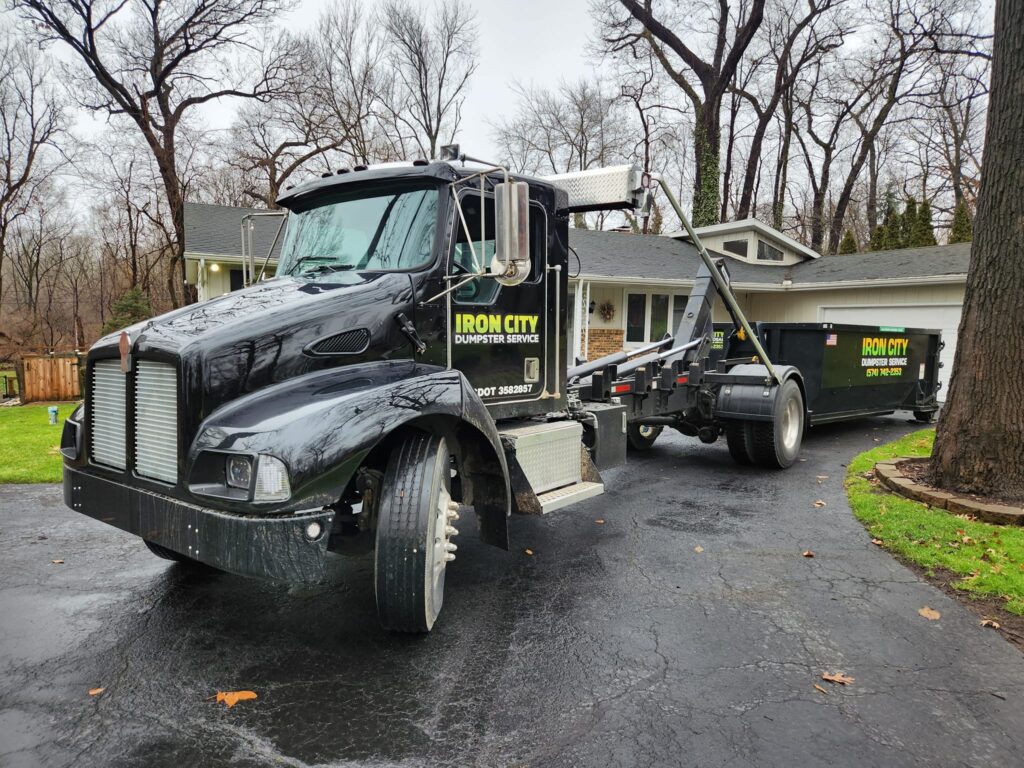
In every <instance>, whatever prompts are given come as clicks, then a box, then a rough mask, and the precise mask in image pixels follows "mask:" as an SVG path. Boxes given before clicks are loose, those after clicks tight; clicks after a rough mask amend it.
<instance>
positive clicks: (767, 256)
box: [726, 240, 782, 261]
mask: <svg viewBox="0 0 1024 768" xmlns="http://www.w3.org/2000/svg"><path fill="white" fill-rule="evenodd" d="M726 245H727V246H728V243H727V244H726ZM744 255H746V253H745V251H744ZM757 260H758V261H782V251H780V250H779V249H778V248H776V247H775V246H773V245H769V244H768V243H766V242H765V241H764V240H758V241H757Z"/></svg>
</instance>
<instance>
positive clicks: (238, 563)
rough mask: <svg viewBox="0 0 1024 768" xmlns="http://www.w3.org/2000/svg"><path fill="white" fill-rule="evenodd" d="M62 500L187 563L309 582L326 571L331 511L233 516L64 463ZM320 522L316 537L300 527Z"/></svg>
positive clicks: (79, 510)
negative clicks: (189, 559) (80, 469)
mask: <svg viewBox="0 0 1024 768" xmlns="http://www.w3.org/2000/svg"><path fill="white" fill-rule="evenodd" d="M64 503H65V504H67V505H68V507H70V508H71V509H73V510H75V511H76V512H81V513H82V514H83V515H88V516H89V517H94V518H96V519H97V520H100V521H101V522H104V523H107V524H109V525H112V526H114V527H115V528H120V529H121V530H122V531H128V533H134V534H135V535H136V536H140V537H142V538H143V539H146V540H148V541H152V542H155V543H157V544H159V545H161V546H163V547H167V548H168V549H171V550H174V551H175V552H179V553H181V554H182V555H185V556H186V557H190V558H192V559H193V560H198V561H200V562H203V563H206V564H207V565H212V566H214V567H215V568H220V569H222V570H225V571H229V572H230V573H237V574H239V575H242V576H256V577H259V578H263V579H269V580H271V581H283V582H289V583H300V584H313V583H317V582H319V581H321V580H322V579H323V576H324V560H325V558H326V554H327V541H328V538H329V535H328V534H329V532H330V530H331V521H332V520H333V519H334V513H333V512H331V511H316V512H303V513H298V514H289V515H282V516H277V517H259V516H256V515H234V514H230V513H227V512H220V511H218V510H214V509H206V508H204V507H200V506H196V505H194V504H188V503H185V502H182V501H178V500H177V499H172V498H170V497H168V496H162V495H160V494H157V493H153V492H151V491H146V490H142V489H139V488H131V487H129V486H126V485H122V484H120V483H116V482H113V481H111V480H107V479H104V478H101V477H96V476H95V475H91V474H87V473H85V472H81V471H79V470H76V469H73V468H71V467H68V466H66V465H65V467H64ZM314 521H316V522H319V523H320V526H321V534H320V536H319V537H318V538H317V539H316V540H315V541H310V540H309V539H308V538H307V537H306V533H305V531H306V526H308V525H309V524H310V523H311V522H314Z"/></svg>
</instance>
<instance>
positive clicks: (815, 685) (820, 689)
mask: <svg viewBox="0 0 1024 768" xmlns="http://www.w3.org/2000/svg"><path fill="white" fill-rule="evenodd" d="M814 687H815V689H816V690H817V691H819V692H820V693H824V694H825V695H826V696H828V691H826V690H825V689H824V688H822V687H821V686H820V685H818V684H817V683H815V684H814Z"/></svg>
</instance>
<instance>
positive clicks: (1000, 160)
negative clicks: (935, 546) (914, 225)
mask: <svg viewBox="0 0 1024 768" xmlns="http://www.w3.org/2000/svg"><path fill="white" fill-rule="evenodd" d="M994 28H995V30H996V37H995V41H994V44H993V55H992V89H991V95H990V97H989V108H988V130H987V133H986V136H985V152H984V157H985V170H984V171H983V173H982V180H981V191H980V193H979V195H978V212H977V216H976V218H975V224H974V242H973V245H972V248H971V266H970V269H969V271H968V273H967V293H966V296H965V297H964V309H963V317H962V318H961V320H960V332H959V343H958V346H957V357H956V364H955V365H954V367H953V380H952V385H951V386H950V390H949V399H948V400H947V402H946V408H945V409H944V410H943V412H942V416H941V418H940V420H939V427H938V434H937V435H936V438H935V449H934V451H933V453H932V461H931V475H932V482H934V483H935V484H936V485H938V486H939V487H942V488H948V489H951V490H959V491H965V492H968V493H975V494H981V495H986V496H995V497H999V498H1002V499H1007V500H1012V501H1020V500H1024V461H1022V459H1024V376H1022V375H1021V361H1022V360H1024V323H1022V321H1021V318H1024V258H1022V257H1021V247H1022V246H1021V243H1024V195H1022V194H1021V190H1024V36H1022V35H1021V34H1020V30H1022V29H1024V3H1020V2H1015V1H1014V0H1009V1H1007V0H998V1H997V3H996V18H995V27H994Z"/></svg>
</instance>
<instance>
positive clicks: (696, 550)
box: [693, 544, 704, 555]
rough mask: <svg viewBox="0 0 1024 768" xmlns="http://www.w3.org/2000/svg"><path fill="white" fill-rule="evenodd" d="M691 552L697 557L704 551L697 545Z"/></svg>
mask: <svg viewBox="0 0 1024 768" xmlns="http://www.w3.org/2000/svg"><path fill="white" fill-rule="evenodd" d="M693 551H694V552H696V553H697V554H698V555H699V554H700V553H701V552H703V551H704V547H702V546H701V545H700V544H698V545H697V546H696V547H694V548H693Z"/></svg>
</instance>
